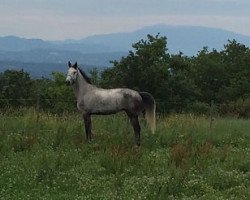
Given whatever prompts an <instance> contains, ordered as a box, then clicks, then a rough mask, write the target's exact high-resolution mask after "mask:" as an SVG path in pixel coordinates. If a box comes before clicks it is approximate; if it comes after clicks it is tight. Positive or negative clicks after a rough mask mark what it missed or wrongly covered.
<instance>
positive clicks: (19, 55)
mask: <svg viewBox="0 0 250 200" xmlns="http://www.w3.org/2000/svg"><path fill="white" fill-rule="evenodd" d="M158 33H160V36H166V37H167V48H168V52H169V53H171V54H176V53H179V52H182V53H183V54H184V55H187V56H195V55H196V54H197V53H198V52H199V51H200V50H202V49H203V47H205V46H206V47H208V49H209V50H212V49H216V50H221V49H223V47H224V45H225V44H227V43H228V40H233V39H235V40H236V41H237V42H239V43H242V44H244V45H246V46H250V36H246V35H242V34H238V33H234V32H232V31H226V30H222V29H216V28H209V27H201V26H169V25H154V26H147V27H143V28H141V29H138V30H136V31H131V32H120V33H110V34H100V35H93V36H88V37H84V38H82V39H77V40H75V39H66V40H63V41H48V40H42V39H35V38H32V39H27V38H21V37H17V36H4V37H0V61H4V62H10V61H13V63H16V62H19V63H67V61H68V60H72V61H78V62H79V63H81V64H82V65H88V66H96V67H97V68H98V67H101V68H103V67H108V66H110V61H111V60H119V59H120V58H121V57H122V56H126V55H127V54H128V52H129V50H132V44H133V43H136V42H138V41H139V40H141V39H146V38H147V35H148V34H151V35H157V34H158ZM4 62H3V63H4ZM19 66H20V65H19ZM40 66H41V65H40V64H39V68H40ZM16 68H17V69H19V67H18V66H17V67H16ZM39 68H37V69H36V70H40V69H39ZM2 69H3V67H2V66H0V71H2ZM56 69H58V68H56ZM51 70H52V71H53V68H52V69H51ZM63 70H65V69H63Z"/></svg>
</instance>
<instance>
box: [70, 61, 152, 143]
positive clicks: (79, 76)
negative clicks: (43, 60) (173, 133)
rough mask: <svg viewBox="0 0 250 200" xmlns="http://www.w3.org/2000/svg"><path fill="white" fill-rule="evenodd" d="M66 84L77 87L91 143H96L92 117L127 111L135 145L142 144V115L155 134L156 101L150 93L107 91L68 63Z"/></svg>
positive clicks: (79, 107) (121, 89)
mask: <svg viewBox="0 0 250 200" xmlns="http://www.w3.org/2000/svg"><path fill="white" fill-rule="evenodd" d="M68 66H69V69H68V73H67V77H66V83H67V84H70V85H72V86H73V90H74V93H75V97H76V99H77V108H78V110H80V111H81V113H82V115H83V119H84V124H85V132H86V137H87V140H88V141H91V140H92V132H91V128H92V125H91V115H92V114H96V115H105V114H114V113H117V112H120V111H125V112H126V113H127V115H128V117H129V119H130V122H131V124H132V126H133V129H134V134H135V142H136V144H137V145H138V146H139V145H140V132H141V128H140V124H139V120H138V116H139V114H141V113H145V118H146V121H147V123H148V124H149V126H150V128H151V131H152V133H154V131H155V107H156V105H155V100H154V98H153V96H152V95H151V94H149V93H147V92H137V91H134V90H131V89H127V88H116V89H103V88H98V87H96V86H95V85H92V84H91V81H90V78H89V77H88V76H87V75H86V74H85V73H84V71H82V70H81V69H80V68H78V65H77V63H75V64H74V65H72V64H71V63H70V62H69V63H68Z"/></svg>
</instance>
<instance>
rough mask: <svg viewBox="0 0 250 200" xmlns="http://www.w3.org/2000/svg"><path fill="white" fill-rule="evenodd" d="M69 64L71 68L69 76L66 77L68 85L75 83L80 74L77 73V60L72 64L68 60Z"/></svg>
mask: <svg viewBox="0 0 250 200" xmlns="http://www.w3.org/2000/svg"><path fill="white" fill-rule="evenodd" d="M68 66H69V69H68V73H67V77H66V80H65V82H66V83H67V84H68V85H73V84H74V83H75V82H76V79H77V76H78V74H77V72H78V70H77V69H78V66H77V62H76V63H75V64H74V65H72V64H71V62H68Z"/></svg>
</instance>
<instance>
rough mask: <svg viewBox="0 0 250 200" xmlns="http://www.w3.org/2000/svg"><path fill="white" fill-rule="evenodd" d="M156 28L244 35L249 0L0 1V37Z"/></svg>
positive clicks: (249, 30)
mask: <svg viewBox="0 0 250 200" xmlns="http://www.w3.org/2000/svg"><path fill="white" fill-rule="evenodd" d="M158 24H166V25H188V26H189V25H192V26H205V27H213V28H221V29H224V30H229V31H233V32H237V33H241V34H244V35H248V36H250V0H0V36H7V35H15V36H19V37H25V38H41V39H45V40H64V39H81V38H84V37H86V36H91V35H97V34H105V33H115V32H130V31H134V30H137V29H140V28H142V27H144V26H151V25H158Z"/></svg>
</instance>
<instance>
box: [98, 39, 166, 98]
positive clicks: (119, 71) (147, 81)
mask: <svg viewBox="0 0 250 200" xmlns="http://www.w3.org/2000/svg"><path fill="white" fill-rule="evenodd" d="M166 45H167V40H166V37H160V36H159V34H158V35H156V36H151V35H148V36H147V40H140V41H139V42H137V43H135V44H133V45H132V47H133V48H134V50H133V51H130V52H129V54H128V56H127V57H123V58H122V59H121V61H119V62H118V61H114V62H113V65H114V67H113V68H108V69H106V70H104V71H103V72H102V73H101V79H102V81H101V85H102V86H104V87H105V86H106V87H107V86H111V87H128V88H131V89H135V90H139V91H147V92H150V93H152V94H153V95H154V96H155V97H156V98H157V99H160V98H161V99H167V97H169V91H167V90H168V87H166V85H167V81H168V78H169V72H168V68H169V65H168V63H169V57H170V56H169V54H167V47H166Z"/></svg>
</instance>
